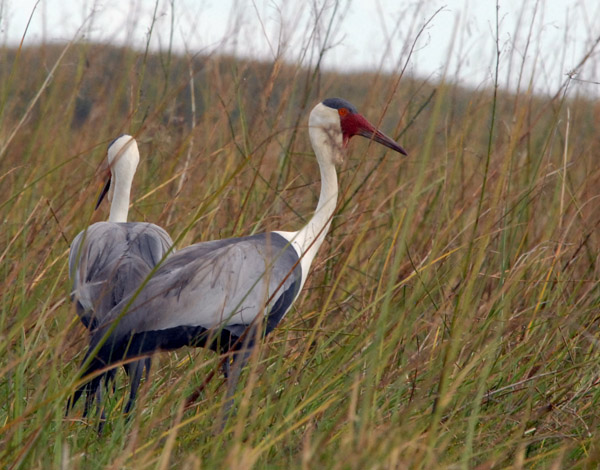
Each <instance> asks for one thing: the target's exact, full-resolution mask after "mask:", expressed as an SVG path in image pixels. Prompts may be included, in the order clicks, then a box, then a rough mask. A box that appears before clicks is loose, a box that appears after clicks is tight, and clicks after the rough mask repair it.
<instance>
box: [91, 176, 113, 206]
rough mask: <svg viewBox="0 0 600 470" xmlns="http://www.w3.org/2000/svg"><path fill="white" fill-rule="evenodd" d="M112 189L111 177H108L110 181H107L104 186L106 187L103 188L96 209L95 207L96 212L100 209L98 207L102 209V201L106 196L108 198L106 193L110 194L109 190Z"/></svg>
mask: <svg viewBox="0 0 600 470" xmlns="http://www.w3.org/2000/svg"><path fill="white" fill-rule="evenodd" d="M109 188H110V175H109V176H108V180H106V183H105V184H104V187H103V188H102V192H101V193H100V196H98V201H97V202H96V207H94V210H96V209H98V207H100V203H101V202H102V199H104V196H106V193H108V189H109Z"/></svg>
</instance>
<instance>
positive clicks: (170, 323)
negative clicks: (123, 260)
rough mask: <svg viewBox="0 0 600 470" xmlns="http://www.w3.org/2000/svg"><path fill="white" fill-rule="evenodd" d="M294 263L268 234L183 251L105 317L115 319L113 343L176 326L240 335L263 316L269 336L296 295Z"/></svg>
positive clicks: (280, 242)
mask: <svg viewBox="0 0 600 470" xmlns="http://www.w3.org/2000/svg"><path fill="white" fill-rule="evenodd" d="M298 259H299V257H298V254H297V253H296V252H295V250H294V249H293V248H292V247H291V246H290V245H289V243H288V242H287V240H285V239H284V238H283V237H281V236H280V235H278V234H273V233H268V234H260V235H255V236H251V237H245V238H238V239H229V240H220V241H217V242H207V243H199V244H196V245H192V246H190V247H187V248H184V249H183V250H181V251H179V252H177V253H176V254H174V255H172V256H171V257H169V258H168V259H167V261H166V262H165V263H164V264H163V266H161V268H160V269H159V270H158V271H157V272H156V275H155V276H154V277H153V278H152V279H151V280H150V281H149V282H148V284H147V285H146V286H145V288H144V289H143V290H142V292H141V293H140V294H139V295H138V296H137V298H136V299H135V300H134V302H133V303H132V304H131V306H130V307H129V309H128V311H127V312H124V313H123V312H122V310H123V309H124V307H125V305H126V304H127V302H128V300H127V299H125V300H124V301H123V302H121V304H120V305H117V306H116V307H115V308H114V309H113V311H112V312H111V314H110V315H109V317H108V318H107V322H109V321H113V320H116V321H118V325H117V327H116V329H115V331H114V334H113V340H114V341H117V342H118V341H119V338H120V337H127V335H129V334H131V333H132V332H136V333H140V332H145V331H156V330H169V331H172V330H173V329H176V328H180V327H186V328H187V327H203V328H206V329H211V328H217V327H224V328H226V329H229V330H230V331H231V332H232V333H233V334H236V335H239V331H243V329H244V328H245V327H246V326H247V325H249V324H251V323H252V322H253V321H254V319H255V318H256V317H257V316H258V315H260V314H263V313H264V314H265V315H266V316H267V332H268V331H270V330H271V329H272V328H273V327H274V326H275V325H276V324H277V323H278V322H279V321H280V320H281V318H282V317H283V316H284V315H285V313H286V312H287V311H288V310H289V308H290V306H291V304H292V303H293V301H294V299H295V298H296V296H297V294H298V291H299V288H300V281H301V278H302V276H301V268H300V263H299V262H298ZM122 313H123V314H122Z"/></svg>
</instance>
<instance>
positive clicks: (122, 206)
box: [108, 174, 133, 222]
mask: <svg viewBox="0 0 600 470" xmlns="http://www.w3.org/2000/svg"><path fill="white" fill-rule="evenodd" d="M132 183H133V178H127V177H124V176H123V177H120V175H119V174H116V175H115V174H113V175H112V179H111V182H110V185H111V186H112V187H111V191H114V192H113V197H112V202H111V204H110V216H109V217H108V221H109V222H127V214H128V213H129V197H130V193H131V184H132Z"/></svg>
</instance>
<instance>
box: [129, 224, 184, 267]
mask: <svg viewBox="0 0 600 470" xmlns="http://www.w3.org/2000/svg"><path fill="white" fill-rule="evenodd" d="M121 225H123V226H125V228H126V229H127V231H128V239H129V245H130V248H129V249H130V252H131V254H132V255H135V256H139V257H140V258H142V259H143V260H144V261H145V262H146V263H147V264H148V266H150V267H154V266H156V265H157V264H158V263H159V262H160V261H161V260H162V259H163V257H164V256H165V255H166V254H167V253H168V251H169V249H170V248H171V246H172V245H173V240H171V237H170V236H169V234H168V233H167V232H166V231H165V230H164V229H163V228H161V227H159V226H158V225H154V224H150V223H139V222H138V223H132V222H127V223H124V224H121ZM172 251H173V250H172Z"/></svg>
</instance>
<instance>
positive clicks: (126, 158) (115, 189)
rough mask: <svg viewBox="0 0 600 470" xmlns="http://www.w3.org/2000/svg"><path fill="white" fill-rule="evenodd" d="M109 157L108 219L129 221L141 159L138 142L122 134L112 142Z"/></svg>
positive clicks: (110, 220) (111, 220)
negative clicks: (132, 193)
mask: <svg viewBox="0 0 600 470" xmlns="http://www.w3.org/2000/svg"><path fill="white" fill-rule="evenodd" d="M107 158H108V165H109V166H110V171H111V180H110V189H109V191H108V199H109V200H110V203H111V204H110V216H109V218H108V221H109V222H127V213H128V212H129V197H130V193H131V184H132V183H133V176H134V175H135V170H136V168H137V165H138V163H139V161H140V152H139V150H138V146H137V142H136V141H135V139H134V138H133V137H131V136H130V135H122V136H121V137H119V138H118V139H116V140H115V141H114V142H113V143H112V144H110V146H109V148H108V155H107Z"/></svg>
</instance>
